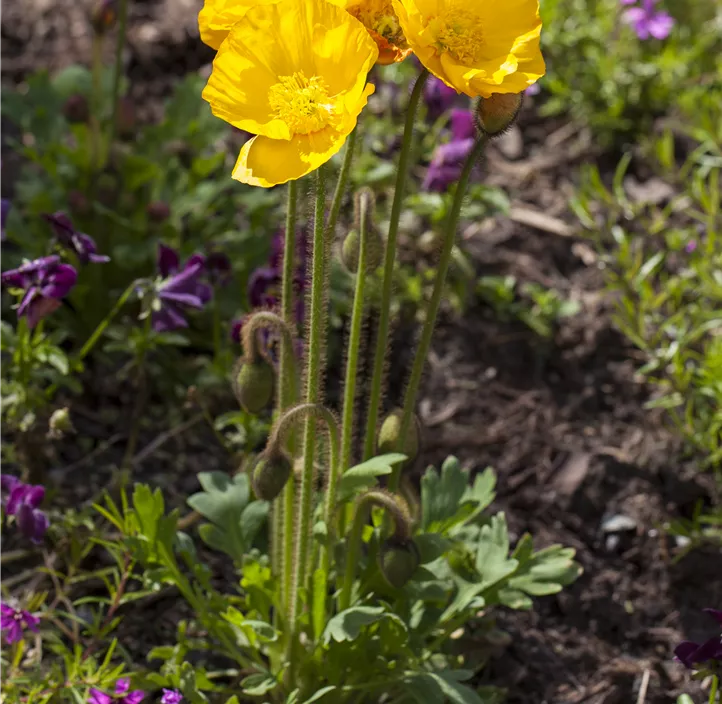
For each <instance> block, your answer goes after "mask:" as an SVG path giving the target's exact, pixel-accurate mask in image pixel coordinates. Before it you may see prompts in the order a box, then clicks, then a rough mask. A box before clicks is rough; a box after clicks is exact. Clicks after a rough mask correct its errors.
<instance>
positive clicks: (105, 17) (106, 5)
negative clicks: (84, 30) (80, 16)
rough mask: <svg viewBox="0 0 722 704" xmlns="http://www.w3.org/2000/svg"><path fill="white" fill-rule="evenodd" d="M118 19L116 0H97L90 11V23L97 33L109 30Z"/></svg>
mask: <svg viewBox="0 0 722 704" xmlns="http://www.w3.org/2000/svg"><path fill="white" fill-rule="evenodd" d="M117 20H118V7H117V2H116V0H96V2H95V4H94V5H93V8H92V10H91V12H90V25H91V26H92V28H93V29H94V30H95V32H96V33H97V34H105V33H106V32H109V31H110V30H111V29H113V27H115V23H116V22H117Z"/></svg>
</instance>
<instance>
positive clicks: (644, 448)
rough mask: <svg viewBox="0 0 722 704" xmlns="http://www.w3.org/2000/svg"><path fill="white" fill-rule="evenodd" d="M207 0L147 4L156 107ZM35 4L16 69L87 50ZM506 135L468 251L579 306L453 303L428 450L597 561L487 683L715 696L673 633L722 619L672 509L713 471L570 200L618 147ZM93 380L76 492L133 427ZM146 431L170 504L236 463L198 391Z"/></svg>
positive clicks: (561, 129)
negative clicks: (584, 177) (616, 310)
mask: <svg viewBox="0 0 722 704" xmlns="http://www.w3.org/2000/svg"><path fill="white" fill-rule="evenodd" d="M198 4H199V3H192V2H190V0H188V2H186V0H182V1H181V0H148V1H145V2H140V1H138V2H133V3H131V15H130V16H131V22H130V35H129V36H130V38H131V39H130V48H129V50H128V55H127V64H126V65H127V69H128V72H129V75H130V76H131V78H132V83H133V91H134V92H135V93H136V94H137V95H139V96H142V97H144V98H146V99H147V101H146V102H147V104H148V105H150V106H154V105H157V104H158V103H157V100H154V99H155V98H157V97H158V96H161V95H165V94H167V92H168V91H169V89H170V86H171V83H172V80H173V79H172V78H170V79H169V74H174V75H176V76H178V75H181V74H182V73H184V72H186V71H189V70H199V69H200V70H208V62H209V61H210V59H211V58H212V52H210V51H209V50H206V48H205V47H203V46H202V45H201V44H200V42H199V41H198V37H197V31H196V29H195V13H196V12H197V9H198V7H197V5H198ZM22 6H23V7H22V12H20V7H19V4H18V6H14V5H8V4H7V3H6V6H4V7H3V22H2V37H3V66H2V69H3V78H4V79H5V80H7V81H12V82H17V81H19V80H22V78H23V77H24V76H25V75H26V74H27V73H28V72H29V71H31V70H33V69H36V68H38V67H48V68H51V69H56V68H58V67H60V66H62V65H67V64H68V63H71V62H72V61H77V60H81V61H87V59H88V58H89V51H90V40H89V38H88V33H87V28H86V25H85V20H84V17H83V13H84V9H83V8H81V7H79V6H78V5H77V4H76V3H75V2H72V0H63V2H60V0H53V2H52V3H50V2H47V3H45V2H41V1H40V0H35V1H34V2H30V3H22ZM59 6H60V7H61V8H65V9H63V10H62V11H58V7H59ZM58 18H59V19H58ZM152 110H153V108H152V107H151V108H149V115H150V116H152V114H151V113H152ZM510 135H511V136H507V137H506V138H504V141H502V142H501V143H499V144H498V145H497V146H495V147H492V149H491V150H490V154H489V156H488V161H487V166H486V168H485V179H486V181H487V182H488V183H491V184H494V185H499V186H502V187H503V188H505V189H506V191H507V192H508V193H509V194H510V196H511V197H512V201H513V208H512V216H511V217H510V218H497V219H493V220H487V221H484V222H481V223H474V224H471V225H469V226H468V227H467V229H466V230H465V231H464V232H463V233H462V239H463V244H464V249H465V251H466V252H467V253H468V254H469V256H470V257H471V259H472V260H473V262H474V265H475V268H476V270H477V272H478V273H479V274H480V275H483V274H494V275H506V274H510V275H513V276H515V277H516V278H517V280H518V281H519V282H520V283H522V282H535V283H541V284H543V285H545V286H550V287H553V288H554V289H556V290H558V291H559V292H560V293H561V294H563V296H564V297H565V298H572V299H574V300H576V301H578V303H579V306H580V310H579V312H578V313H577V314H576V315H574V316H573V317H570V318H566V319H561V320H560V321H559V324H558V326H557V328H556V330H555V332H554V335H553V337H552V339H551V340H548V341H547V340H543V339H541V338H539V337H538V336H536V335H535V334H534V333H533V332H531V331H530V330H529V329H528V328H526V327H525V326H523V325H522V324H520V323H517V322H503V321H500V320H499V318H498V316H497V315H495V313H494V312H493V311H492V310H491V309H490V308H489V307H488V306H485V305H483V304H481V303H479V302H475V303H472V304H471V305H470V306H469V307H468V308H467V309H466V310H465V312H464V313H463V315H462V316H455V315H454V314H453V313H452V312H451V311H449V310H446V311H444V314H443V316H442V320H441V322H440V324H439V327H438V330H437V334H436V337H435V341H434V345H433V351H432V353H431V358H430V363H429V367H428V371H427V374H426V378H425V382H424V387H423V391H422V395H421V400H420V404H419V410H420V415H421V418H422V421H423V424H424V427H425V454H424V461H425V462H426V463H430V464H434V463H435V464H437V465H438V464H439V463H440V462H441V461H442V460H443V459H444V458H445V457H446V456H447V455H449V454H454V455H456V456H457V457H459V459H460V460H461V461H462V462H463V463H464V465H465V466H467V467H469V468H470V470H471V471H477V470H481V469H483V468H485V467H486V466H492V467H494V469H495V470H496V472H497V474H498V498H497V501H496V504H495V506H496V508H498V509H501V510H504V511H505V512H506V515H507V519H508V521H509V524H510V530H511V531H512V533H513V538H514V539H516V538H518V537H519V536H521V535H522V533H523V532H525V531H530V532H531V533H532V534H533V535H534V536H535V539H536V543H537V545H538V546H545V545H549V544H552V543H562V544H564V545H569V546H572V547H574V548H575V549H576V550H577V558H578V560H579V562H580V563H581V565H582V566H583V568H584V574H583V575H582V576H581V578H580V579H579V580H578V581H577V582H576V583H575V584H574V585H573V586H571V587H569V588H567V589H565V590H564V591H563V592H562V593H560V594H559V595H556V596H552V597H545V598H541V599H537V600H536V601H535V605H534V608H533V610H532V611H530V612H507V611H505V612H501V613H500V614H499V625H500V626H501V627H502V628H503V629H504V630H506V631H507V632H508V633H509V634H510V636H511V643H510V645H509V646H508V647H507V648H506V649H505V650H504V651H503V653H500V654H499V656H498V657H496V658H494V659H493V660H492V662H491V665H490V667H488V668H487V669H486V670H485V671H484V680H485V681H486V682H489V683H493V684H495V685H498V686H502V687H505V688H507V690H508V694H509V698H508V701H509V702H510V704H522V703H524V704H545V703H546V704H581V703H582V702H584V703H588V704H615V703H617V702H619V703H620V704H621V703H627V702H633V701H639V702H640V703H641V702H646V704H669V703H670V702H674V701H675V697H676V696H677V695H678V694H680V693H682V692H688V693H689V694H691V695H692V696H693V699H694V700H695V701H700V700H701V695H700V689H699V684H698V683H694V682H691V681H690V678H689V676H688V674H687V673H686V671H685V670H684V669H683V667H682V666H681V665H680V664H678V663H675V662H674V661H673V658H672V650H673V648H674V646H675V644H676V643H678V642H679V641H681V640H683V639H685V638H690V639H696V638H702V637H705V635H706V634H708V633H709V626H710V624H709V623H708V622H707V621H706V619H705V617H704V615H703V614H702V613H701V609H702V608H703V607H706V606H715V605H719V604H720V603H722V581H721V580H720V579H719V576H720V573H719V565H720V556H719V554H716V555H713V554H706V553H705V552H704V551H696V552H693V553H691V554H690V555H689V556H688V557H686V558H685V559H682V560H681V561H678V562H675V560H674V556H675V551H676V546H675V544H674V543H673V541H671V539H670V538H669V537H668V536H666V535H665V533H664V531H663V526H664V525H665V523H667V522H668V521H670V520H671V519H673V518H676V517H680V516H682V517H689V516H690V515H691V513H692V510H693V508H694V506H695V504H696V503H697V502H698V501H708V500H709V494H710V487H709V485H708V484H707V483H706V479H705V477H704V475H700V474H699V473H698V472H697V466H696V461H695V458H694V457H690V456H688V455H687V454H686V453H685V451H684V448H683V447H682V445H681V443H680V442H679V440H678V438H676V437H675V436H674V435H673V434H672V433H670V432H669V431H668V430H667V429H666V427H665V424H664V417H663V416H662V415H661V414H660V413H659V412H656V411H650V410H648V409H646V408H645V404H646V403H647V402H648V401H649V400H650V398H651V394H652V390H651V389H649V388H647V387H646V386H645V385H644V384H643V383H642V382H641V381H640V379H639V377H638V374H637V369H638V367H639V366H640V364H641V363H642V360H641V358H640V356H639V354H638V353H637V352H636V350H635V349H634V348H633V347H631V346H630V344H629V343H628V342H627V341H626V340H625V339H624V338H623V337H622V336H621V335H620V334H619V333H618V332H617V331H616V330H615V328H614V325H613V323H612V313H613V307H614V302H613V301H612V300H611V299H610V297H609V296H608V295H607V293H606V292H605V291H604V277H603V271H602V268H601V266H600V259H599V256H598V254H597V253H596V251H595V249H594V248H593V247H591V246H590V244H589V243H588V242H587V241H585V240H584V239H583V237H581V231H580V228H579V226H578V225H577V223H576V222H575V220H574V218H573V216H572V215H571V213H570V211H569V207H568V201H569V197H570V194H571V193H572V190H573V187H574V179H575V173H576V167H577V166H578V164H579V163H580V162H583V161H587V160H592V159H596V160H597V163H599V164H601V168H602V170H603V175H606V173H607V172H610V171H611V169H612V168H613V165H614V163H615V157H614V155H611V156H610V155H599V154H597V153H595V150H594V147H593V141H592V139H591V137H590V135H589V134H587V133H586V132H585V130H584V129H580V128H577V127H576V126H575V125H572V124H569V123H567V122H566V121H564V120H541V119H540V118H538V117H537V115H536V110H535V106H534V104H533V103H532V104H531V105H530V106H528V107H527V108H526V109H525V111H524V113H523V115H522V117H521V122H520V126H519V128H516V129H515V130H514V131H512V132H511V133H510ZM605 169H606V171H605ZM530 212H531V213H532V214H531V215H530V214H529V213H530ZM535 214H536V215H535ZM539 214H541V216H540V215H539ZM403 366H404V365H403V364H401V365H400V366H399V367H398V368H397V371H398V372H399V373H403ZM97 384H98V385H97V386H96V387H95V388H94V399H93V401H92V404H89V405H88V406H87V407H85V408H84V407H82V405H81V406H75V407H74V408H73V412H74V414H75V417H76V418H77V419H78V422H77V423H76V425H77V426H78V430H79V436H82V437H83V438H89V439H90V440H87V441H84V442H87V443H88V444H87V446H86V445H84V446H80V445H79V444H74V443H69V444H67V445H63V446H61V447H60V448H59V453H58V455H57V456H56V457H55V458H54V461H53V464H54V466H55V469H54V470H52V471H51V473H50V475H51V482H54V483H55V484H56V485H57V486H59V487H60V490H59V491H58V495H57V497H56V499H55V500H56V501H57V502H58V504H60V505H63V504H66V505H73V503H74V502H75V501H76V500H77V498H78V497H79V496H84V497H86V496H87V494H88V488H89V484H88V482H87V481H85V480H86V477H87V476H88V469H89V467H91V466H92V467H93V475H92V479H91V480H90V483H91V484H92V485H94V486H96V487H99V486H102V485H103V483H104V482H105V481H106V480H107V478H108V476H109V472H110V471H111V468H112V466H113V465H114V464H116V463H118V461H119V458H120V456H121V455H122V448H123V447H124V445H125V439H126V435H127V429H126V428H125V427H123V424H122V423H121V424H120V425H118V423H117V421H118V413H117V409H118V407H120V408H131V407H132V402H133V399H132V394H131V393H130V392H128V391H122V392H120V393H119V391H118V388H117V386H116V385H114V384H113V383H112V382H110V381H108V380H106V381H105V382H102V381H101V380H100V379H98V380H97ZM393 400H394V399H393V398H392V399H391V401H393ZM158 428H161V429H163V432H162V433H161V434H160V435H159V433H158ZM139 448H141V450H140V452H139V453H138V454H136V461H135V463H134V470H135V474H136V478H137V479H140V480H145V481H151V482H153V483H157V484H159V485H161V486H163V487H164V491H165V492H166V496H167V500H168V502H169V503H171V504H177V505H182V504H183V502H184V498H185V497H186V496H187V495H188V494H190V493H193V492H194V491H195V490H197V481H196V477H195V475H196V473H197V472H198V471H203V470H207V469H227V470H232V469H234V467H233V460H232V459H231V458H229V457H228V455H227V453H225V451H224V450H222V449H221V448H220V446H219V445H218V443H217V442H216V440H215V438H214V437H213V435H212V433H211V432H210V431H209V429H208V428H207V426H206V425H205V424H204V423H203V422H202V419H201V418H200V417H199V415H198V412H197V408H190V407H189V408H183V409H177V410H176V412H175V417H168V415H167V413H166V411H163V412H160V411H158V412H157V414H156V417H150V418H149V419H148V423H147V426H144V427H143V428H142V431H141V436H140V442H139ZM89 451H90V452H91V453H92V454H91V455H90V457H88V452H89ZM620 517H622V518H621V521H623V522H624V526H623V529H617V530H616V531H614V532H612V531H610V530H609V527H608V523H609V519H612V518H614V519H616V520H617V522H618V523H619V522H620ZM605 524H606V526H607V528H606V532H605ZM212 565H213V567H214V569H215V571H216V574H217V576H218V578H219V579H221V578H222V575H223V572H224V570H226V571H227V568H225V567H224V561H223V560H222V559H219V558H218V557H217V556H216V557H215V558H213V561H212ZM188 615H189V614H187V613H186V607H185V606H184V605H183V604H181V603H179V600H178V599H177V598H175V597H174V595H173V594H171V595H168V596H163V597H162V598H159V599H158V600H156V601H154V602H153V603H150V604H145V605H144V604H143V603H139V604H136V605H134V607H133V611H132V612H130V611H129V612H128V613H127V615H126V617H125V619H124V622H123V625H122V632H123V641H124V643H125V644H126V647H128V649H129V650H130V652H131V653H133V654H135V655H137V657H138V659H139V661H143V660H144V659H145V655H146V654H147V652H148V650H149V648H150V647H152V646H153V645H156V644H162V643H166V642H169V641H170V639H172V638H173V636H174V633H175V624H176V623H177V621H178V619H179V618H184V617H187V616H188ZM149 616H152V618H153V621H154V628H153V629H148V628H147V620H148V618H149ZM640 688H645V692H642V693H641V694H640ZM638 697H639V699H638Z"/></svg>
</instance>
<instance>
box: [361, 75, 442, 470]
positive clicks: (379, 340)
mask: <svg viewBox="0 0 722 704" xmlns="http://www.w3.org/2000/svg"><path fill="white" fill-rule="evenodd" d="M428 76H429V72H428V71H427V70H426V69H424V70H423V71H422V72H421V74H420V75H419V77H418V78H417V79H416V84H415V85H414V89H413V91H412V92H411V98H410V99H409V105H408V108H407V109H406V122H405V124H404V137H403V142H402V143H401V155H400V156H399V166H398V170H397V172H396V186H395V189H394V202H393V205H392V206H391V220H390V222H389V234H388V237H387V239H386V253H385V255H384V279H383V287H382V291H381V304H380V306H379V323H378V330H377V332H376V350H375V353H374V366H373V371H372V375H371V392H370V394H369V405H368V414H367V416H366V436H365V438H364V460H367V459H369V458H370V457H371V456H372V455H373V453H374V445H375V439H376V425H377V423H378V418H379V410H380V408H379V406H380V405H381V390H382V387H383V376H384V363H385V361H386V350H387V347H388V336H389V322H390V312H391V311H390V309H391V291H392V286H393V279H394V262H395V261H396V238H397V235H398V232H399V219H400V217H401V205H402V203H403V200H404V192H405V190H406V176H407V174H408V170H409V154H410V152H411V141H412V136H413V132H414V121H415V118H416V110H417V108H418V106H419V100H420V98H421V94H422V92H423V90H424V84H425V83H426V79H427V78H428Z"/></svg>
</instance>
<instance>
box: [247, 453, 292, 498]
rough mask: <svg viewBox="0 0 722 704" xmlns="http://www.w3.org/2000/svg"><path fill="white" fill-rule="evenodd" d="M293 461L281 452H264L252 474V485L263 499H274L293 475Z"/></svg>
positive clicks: (257, 494)
mask: <svg viewBox="0 0 722 704" xmlns="http://www.w3.org/2000/svg"><path fill="white" fill-rule="evenodd" d="M291 471H292V467H291V461H290V460H289V459H288V457H286V455H285V454H283V453H281V452H268V453H264V454H262V455H261V456H260V457H259V458H258V461H257V462H256V464H255V466H254V467H253V472H252V475H251V485H252V486H253V491H254V492H256V496H257V497H258V498H259V499H261V500H262V501H273V500H274V499H275V498H276V497H277V496H278V495H279V494H280V493H281V492H282V491H283V487H285V486H286V482H288V479H289V478H290V476H291Z"/></svg>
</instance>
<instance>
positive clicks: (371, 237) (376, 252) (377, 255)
mask: <svg viewBox="0 0 722 704" xmlns="http://www.w3.org/2000/svg"><path fill="white" fill-rule="evenodd" d="M360 244H361V235H359V233H358V232H357V231H356V230H351V231H350V232H349V233H348V235H346V239H345V240H344V241H343V245H342V246H341V261H342V262H343V265H344V266H345V267H346V269H348V271H350V272H351V273H352V274H356V273H357V272H358V264H359V258H360V251H359V249H360ZM366 246H367V252H366V273H367V274H371V273H372V272H374V271H376V269H378V267H379V266H380V265H381V260H382V258H383V255H384V242H383V239H382V238H381V235H380V234H379V233H378V232H377V231H376V229H375V228H373V227H369V231H368V232H367V233H366Z"/></svg>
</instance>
